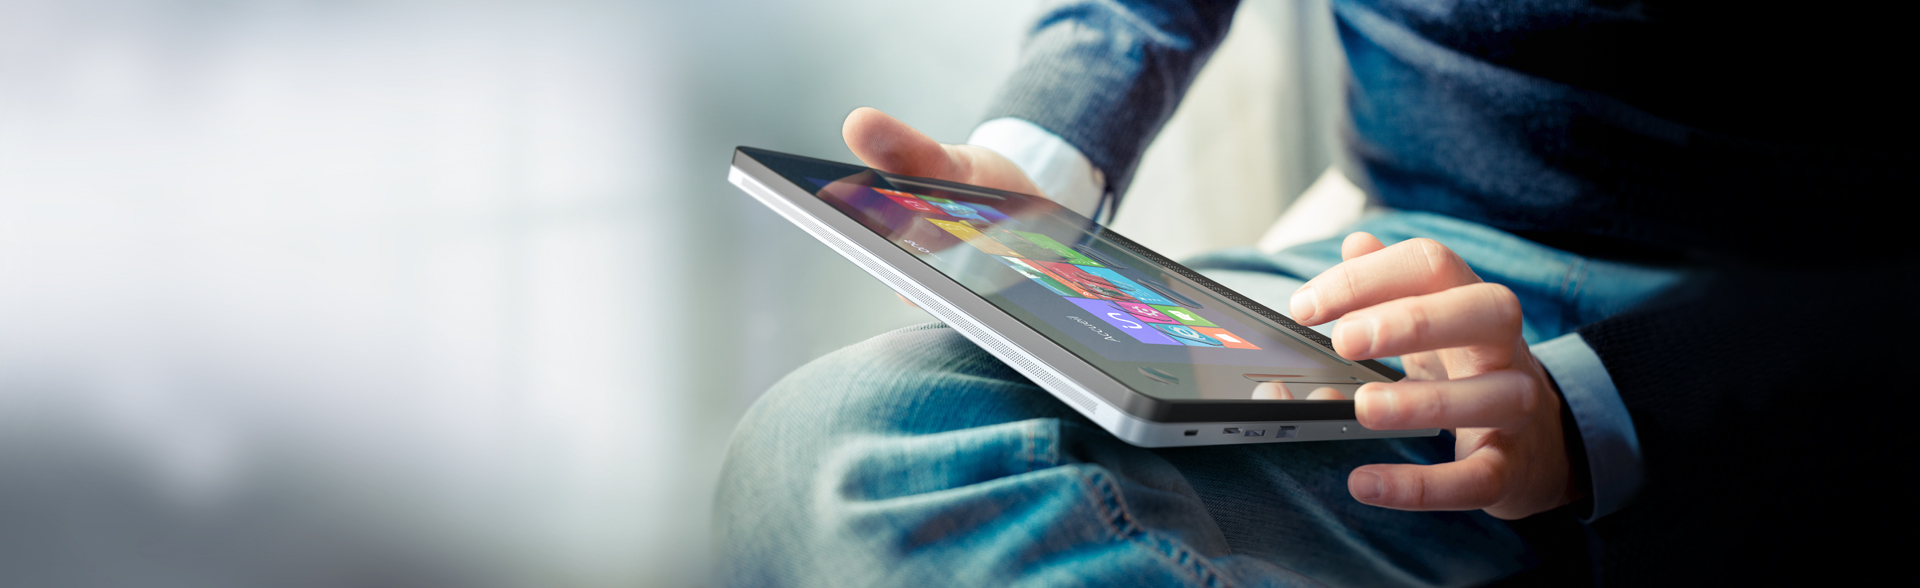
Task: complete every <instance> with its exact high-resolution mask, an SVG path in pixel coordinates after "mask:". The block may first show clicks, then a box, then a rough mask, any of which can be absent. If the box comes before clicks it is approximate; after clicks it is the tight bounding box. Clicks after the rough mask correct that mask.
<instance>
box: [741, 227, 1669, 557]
mask: <svg viewBox="0 0 1920 588" xmlns="http://www.w3.org/2000/svg"><path fill="white" fill-rule="evenodd" d="M1354 229H1355V230H1365V231H1369V232H1372V233H1373V234H1374V235H1376V236H1378V237H1380V238H1381V240H1382V241H1384V242H1387V243H1389V244H1391V243H1394V242H1397V241H1400V240H1404V239H1407V238H1412V237H1416V236H1424V237H1430V238H1434V239H1436V240H1438V241H1440V242H1441V243H1443V244H1445V245H1447V246H1448V247H1450V248H1452V249H1453V250H1454V251H1456V252H1458V253H1459V254H1460V255H1461V257H1462V258H1464V259H1465V260H1467V262H1468V263H1469V265H1471V266H1472V267H1473V268H1474V270H1475V271H1476V272H1477V273H1479V275H1480V276H1481V277H1482V278H1483V279H1485V280H1487V281H1491V282H1499V283H1502V284H1505V285H1507V286H1508V287H1509V288H1511V289H1513V291H1514V292H1515V293H1516V294H1517V295H1518V296H1519V298H1520V300H1521V304H1522V308H1523V309H1524V310H1523V313H1524V315H1525V327H1524V330H1525V335H1526V337H1527V339H1528V341H1529V342H1537V341H1543V340H1546V339H1550V338H1552V337H1555V336H1558V335H1560V334H1562V333H1565V332H1568V331H1570V330H1572V329H1573V328H1574V327H1577V326H1579V325H1580V324H1583V323H1585V322H1589V321H1593V320H1598V319H1600V318H1604V317H1605V316H1607V315H1609V314H1612V313H1615V312H1619V311H1621V310H1624V309H1625V308H1627V307H1628V306H1631V305H1632V304H1634V303H1636V302H1638V301H1639V300H1642V299H1644V298H1646V297H1647V296H1650V295H1651V294H1653V293H1655V292H1657V291H1658V290H1659V289H1661V288H1663V287H1665V286H1666V285H1668V284H1670V283H1671V282H1672V281H1673V280H1674V279H1675V277H1676V276H1677V273H1676V272H1674V271H1672V270H1667V269H1661V268H1651V267H1644V266H1636V265H1631V264H1621V263H1614V262H1608V261H1602V260H1596V259H1587V258H1581V257H1579V256H1575V255H1572V254H1569V253H1566V252H1562V251H1558V250H1554V249H1550V248H1547V247H1544V246H1541V245H1538V244H1535V243H1533V242H1530V241H1526V240H1524V239H1520V238H1517V237H1514V236H1512V235H1508V234H1505V233H1502V232H1499V231H1496V230H1493V229H1489V228H1486V227H1483V226H1480V225H1474V224H1470V223H1465V222H1462V221H1458V220H1454V219H1450V218H1447V217H1442V216H1435V215H1429V214H1422V213H1410V212H1390V213H1386V214H1384V215H1379V216H1375V217H1372V218H1369V219H1367V220H1364V221H1362V222H1361V223H1359V225H1357V226H1356V227H1354ZM1339 246H1340V243H1339V240H1337V239H1335V240H1329V241H1323V242H1317V243H1309V244H1304V245H1300V246H1298V247H1295V248H1292V249H1289V250H1287V251H1284V252H1281V253H1280V254H1277V255H1262V254H1259V253H1257V252H1253V251H1246V250H1241V251H1229V252H1223V253H1217V254H1210V255H1207V256H1202V257H1201V258H1198V259H1196V260H1193V261H1192V262H1191V263H1190V264H1189V265H1191V266H1193V267H1195V269H1198V270H1201V271H1204V272H1206V273H1207V274H1208V275H1209V277H1213V278H1214V279H1216V280H1218V281H1220V282H1221V283H1223V284H1224V285H1226V286H1228V287H1230V288H1234V289H1236V290H1239V291H1241V292H1242V293H1244V294H1246V295H1248V296H1249V297H1252V298H1254V299H1256V300H1260V301H1262V302H1263V303H1265V304H1267V305H1269V306H1271V307H1273V308H1275V309H1276V310H1280V311H1282V312H1284V311H1285V309H1286V300H1287V298H1288V296H1290V295H1291V294H1292V292H1293V290H1294V289H1295V288H1297V287H1298V286H1299V285H1300V284H1301V283H1302V280H1303V279H1305V278H1309V277H1311V276H1313V275H1316V274H1318V273H1319V272H1321V271H1323V270H1325V269H1326V268H1328V267H1331V266H1332V265H1333V264H1335V263H1337V262H1338V261H1339ZM1452 456H1453V438H1452V437H1451V436H1450V435H1446V434H1442V435H1440V436H1438V437H1429V438H1410V439H1388V440H1367V441H1338V442H1331V441H1330V442H1317V443H1272V444H1263V445H1236V446H1222V447H1201V448H1180V449H1144V448H1140V447H1135V446H1132V445H1128V444H1127V443H1125V442H1122V441H1119V440H1117V439H1115V438H1114V437H1112V436H1111V435H1109V434H1107V433H1106V432H1105V431H1104V430H1102V429H1100V428H1099V427H1098V426H1096V425H1093V424H1091V423H1090V422H1088V421H1087V420H1086V419H1085V418H1083V417H1081V416H1080V415H1079V414H1078V413H1075V412H1074V411H1073V410H1072V409H1070V408H1068V407H1066V406H1065V405H1063V404H1061V403H1060V402H1058V401H1057V400H1055V399H1054V398H1053V397H1052V396H1051V395H1049V394H1048V393H1047V392H1046V391H1044V390H1041V389H1040V388H1038V387H1035V386H1034V385H1033V384H1031V383H1030V382H1028V381H1027V380H1026V379H1025V378H1024V377H1022V376H1020V375H1019V374H1018V373H1017V372H1015V371H1013V370H1012V369H1010V368H1008V367H1006V366H1005V365H1002V364H1001V363H1000V362H999V361H998V360H996V359H994V358H993V357H992V356H990V355H988V354H987V353H986V352H984V351H982V350H980V349H979V348H978V347H975V346H974V345H973V344H972V343H971V342H969V341H967V340H966V339H965V338H964V337H961V336H960V335H959V334H957V333H956V332H954V331H953V330H951V329H949V328H947V327H945V326H944V325H939V324H931V325H922V326H918V327H911V328H907V329H902V330H899V331H895V332H892V333H888V334H885V335H881V336H879V337H876V338H874V339H872V340H869V341H866V342H864V343H861V344H858V345H855V346H852V347H849V348H846V349H843V350H840V351H838V352H835V353H833V354H830V355H828V356H826V357H823V358H821V359H819V360H817V361H814V362H813V363H811V364H809V365H807V366H805V367H803V368H801V369H800V370H798V371H796V372H794V373H793V374H792V375H790V376H788V377H787V378H785V379H783V380H782V381H781V382H780V383H779V384H777V385H775V386H774V388H773V389H772V390H771V391H769V392H768V393H767V394H766V395H765V396H764V397H763V398H761V399H760V400H759V401H758V402H757V403H756V404H755V405H754V407H753V408H752V409H751V410H750V411H749V412H748V414H747V416H746V417H745V419H744V420H743V421H742V423H741V424H740V426H739V428H738V429H737V430H736V431H735V433H734V436H733V439H732V441H731V446H730V447H729V452H728V456H727V462H726V464H725V466H724V468H723V471H722V474H721V480H720V487H719V493H718V496H717V504H716V512H715V520H714V524H715V531H716V541H717V546H716V547H717V551H716V555H717V558H718V560H717V561H718V568H719V569H718V570H717V572H718V576H717V580H718V581H719V583H720V584H721V585H727V586H735V585H738V586H785V585H795V586H866V585H889V586H893V585H911V586H922V585H937V586H947V585H991V586H1005V585H1036V586H1081V585H1084V586H1294V585H1319V584H1328V585H1470V584H1480V583H1485V582H1487V581H1491V580H1494V579H1497V578H1500V577H1503V576H1506V575H1510V574H1513V573H1515V572H1518V571H1521V570H1523V569H1525V568H1526V567H1527V566H1528V565H1530V562H1532V561H1534V556H1533V554H1531V553H1530V552H1529V548H1528V545H1527V544H1526V542H1525V541H1524V540H1523V539H1522V538H1521V537H1520V536H1519V535H1518V534H1517V533H1516V532H1515V531H1513V530H1512V529H1511V528H1510V527H1509V526H1508V525H1507V524H1505V523H1503V522H1501V521H1499V520H1497V519H1494V518H1492V517H1490V516H1488V515H1486V514H1485V513H1482V512H1478V511H1474V512H1403V511H1395V510H1388V509H1382V508H1377V507H1372V506H1366V505H1362V504H1360V503H1358V502H1356V501H1354V500H1353V498H1352V497H1351V496H1350V495H1348V493H1347V486H1346V479H1347V473H1348V472H1350V471H1352V469H1353V468H1354V467H1357V466H1360V465H1364V464H1368V463H1419V464H1432V463H1440V462H1445V461H1448V460H1450V459H1451V458H1452Z"/></svg>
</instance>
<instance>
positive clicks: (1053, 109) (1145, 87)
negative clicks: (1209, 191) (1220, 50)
mask: <svg viewBox="0 0 1920 588" xmlns="http://www.w3.org/2000/svg"><path fill="white" fill-rule="evenodd" d="M1237 5H1238V2H1236V1H1234V0H1225V1H1216V2H1191V3H1188V2H1166V1H1156V2H1096V1H1084V0H1068V1H1058V2H1047V3H1044V4H1043V6H1042V7H1041V9H1040V14H1039V18H1038V20H1037V21H1036V23H1035V25H1034V27H1033V29H1032V31H1030V33H1029V34H1028V38H1027V42H1026V46H1025V48H1024V49H1023V50H1022V52H1021V57H1020V65H1019V67H1018V68H1017V69H1016V70H1015V72H1014V74H1013V76H1012V77H1011V78H1010V79H1009V80H1008V81H1007V83H1006V84H1005V85H1004V86H1003V87H1002V88H1001V89H1000V91H999V94H998V96H997V97H996V98H995V100H994V102H993V105H992V106H991V107H990V108H989V110H988V116H987V118H988V119H996V118H1002V117H1013V118H1019V119H1022V120H1026V121H1030V122H1032V123H1034V124H1036V125H1039V126H1040V127H1042V128H1045V129H1047V130H1048V131H1051V132H1052V133H1054V134H1056V135H1058V136H1060V137H1061V138H1063V139H1065V140H1066V141H1067V143H1069V144H1071V145H1073V146H1074V147H1075V148H1076V149H1078V150H1079V151H1080V152H1081V153H1083V154H1085V155H1086V157H1087V159H1088V160H1090V161H1091V162H1092V164H1093V165H1094V166H1095V167H1097V168H1098V169H1099V170H1100V171H1101V172H1102V174H1103V175H1104V177H1105V183H1106V187H1107V189H1108V191H1109V192H1111V193H1113V194H1124V193H1125V191H1126V188H1127V185H1128V184H1129V183H1130V182H1131V181H1132V178H1133V171H1134V168H1135V167H1136V166H1137V164H1138V163H1139V160H1140V155H1141V154H1142V153H1144V152H1145V151H1146V147H1147V144H1148V143H1149V142H1151V141H1152V140H1153V137H1154V135H1155V134H1157V133H1158V132H1159V130H1160V127H1161V126H1162V125H1164V124H1165V123H1166V121H1167V119H1168V118H1169V117H1171V116H1172V115H1173V110H1174V107H1175V106H1177V105H1178V104H1179V102H1180V98H1181V97H1182V96H1183V95H1185V93H1186V90H1187V87H1188V85H1190V84H1191V83H1192V82H1193V78H1194V76H1195V75H1196V74H1197V73H1198V72H1199V71H1200V67H1201V65H1203V64H1204V63H1205V62H1206V59H1207V57H1208V56H1210V55H1211V54H1212V53H1213V50H1214V48H1215V47H1217V46H1218V45H1219V44H1220V40H1221V39H1222V38H1224V37H1225V36H1226V31H1227V26H1228V24H1229V23H1230V22H1231V20H1232V17H1233V12H1234V9H1235V8H1236V7H1237Z"/></svg>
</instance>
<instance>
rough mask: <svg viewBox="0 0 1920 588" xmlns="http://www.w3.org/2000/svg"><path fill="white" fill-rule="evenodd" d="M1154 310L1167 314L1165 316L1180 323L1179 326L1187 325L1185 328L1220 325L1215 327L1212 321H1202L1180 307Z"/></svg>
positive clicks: (1159, 307) (1157, 307)
mask: <svg viewBox="0 0 1920 588" xmlns="http://www.w3.org/2000/svg"><path fill="white" fill-rule="evenodd" d="M1154 308H1156V309H1159V310H1160V312H1164V313H1166V314H1167V316H1170V317H1173V320H1176V321H1180V324H1183V325H1187V326H1190V327H1218V326H1220V325H1216V324H1213V321H1209V320H1207V319H1204V318H1200V315H1197V314H1194V313H1193V311H1192V310H1188V309H1187V308H1186V307H1182V306H1155V307H1154Z"/></svg>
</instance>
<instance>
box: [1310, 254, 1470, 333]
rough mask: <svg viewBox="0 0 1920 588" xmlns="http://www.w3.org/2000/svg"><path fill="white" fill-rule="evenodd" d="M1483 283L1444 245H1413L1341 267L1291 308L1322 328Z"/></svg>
mask: <svg viewBox="0 0 1920 588" xmlns="http://www.w3.org/2000/svg"><path fill="white" fill-rule="evenodd" d="M1479 281H1480V276H1478V275H1475V274H1474V273H1473V269H1472V268H1469V267H1467V262H1466V261H1464V260H1461V259H1460V256H1459V255H1457V254H1455V253H1454V252H1453V250H1451V249H1448V248H1446V246H1444V245H1441V244H1440V243H1439V242H1438V241H1434V240H1432V239H1408V240H1406V241H1402V242H1399V243H1395V244H1393V245H1392V246H1390V247H1387V248H1386V249H1381V250H1379V251H1375V252H1373V253H1369V254H1366V255H1362V256H1359V257H1355V258H1353V259H1349V260H1346V261H1343V262H1340V264H1339V265H1336V266H1333V268H1332V269H1329V270H1327V271H1326V272H1324V273H1321V274H1320V275H1319V276H1316V277H1314V278H1313V279H1312V280H1310V281H1308V282H1307V283H1306V285H1304V286H1301V287H1300V290H1298V291H1296V292H1294V293H1293V299H1292V300H1290V301H1289V302H1288V306H1289V307H1291V311H1292V313H1293V320H1295V321H1297V322H1299V323H1300V324H1303V325H1317V324H1320V323H1324V322H1327V321H1330V320H1333V319H1336V318H1340V317H1341V316H1345V315H1346V314H1347V313H1349V312H1352V311H1355V310H1359V309H1362V308H1366V307H1369V306H1373V305H1375V304H1379V303H1382V302H1386V301H1389V300H1395V299H1399V298H1406V297H1408V296H1419V295H1422V294H1432V293H1434V292H1439V291H1442V290H1446V289H1448V288H1452V287H1455V286H1461V285H1466V284H1472V283H1476V282H1479Z"/></svg>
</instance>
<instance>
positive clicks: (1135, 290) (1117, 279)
mask: <svg viewBox="0 0 1920 588" xmlns="http://www.w3.org/2000/svg"><path fill="white" fill-rule="evenodd" d="M1086 270H1087V273H1090V274H1093V275H1096V276H1100V277H1102V278H1105V279H1106V280H1107V282H1109V283H1112V284H1113V285H1114V286H1115V287H1118V288H1120V290H1121V291H1123V292H1126V293H1127V295H1128V296H1131V297H1133V298H1135V299H1138V300H1139V301H1141V302H1145V303H1147V304H1165V305H1172V304H1174V302H1173V301H1172V300H1167V298H1166V297H1165V296H1161V295H1160V293H1159V292H1155V291H1153V290H1151V289H1148V288H1147V287H1146V286H1142V285H1140V284H1139V283H1138V282H1135V281H1133V280H1129V279H1127V277H1126V276H1122V275H1120V273H1119V272H1115V271H1113V270H1110V269H1107V268H1104V267H1090V268H1086Z"/></svg>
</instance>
